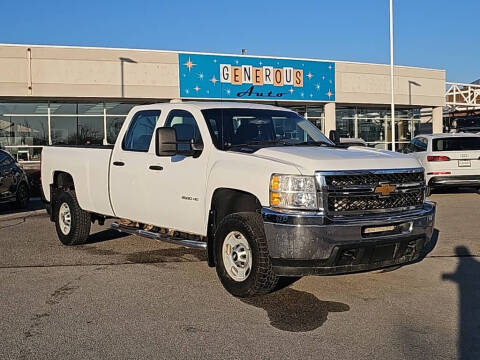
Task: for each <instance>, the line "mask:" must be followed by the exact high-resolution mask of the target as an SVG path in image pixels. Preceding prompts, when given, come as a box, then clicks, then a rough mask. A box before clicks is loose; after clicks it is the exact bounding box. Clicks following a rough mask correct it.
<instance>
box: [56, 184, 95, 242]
mask: <svg viewBox="0 0 480 360" xmlns="http://www.w3.org/2000/svg"><path fill="white" fill-rule="evenodd" d="M64 204H66V206H68V209H69V211H70V227H69V228H68V229H69V230H68V231H66V230H65V229H66V228H64V230H62V229H61V226H62V225H61V220H60V209H61V207H62V206H63V205H64ZM53 214H54V219H55V228H56V230H57V234H58V238H59V239H60V241H61V243H62V244H63V245H69V246H70V245H81V244H85V243H86V242H87V240H88V235H89V234H90V225H91V216H90V213H88V212H87V211H84V210H82V209H81V208H80V206H79V205H78V201H77V197H76V196H75V191H74V190H66V191H62V192H60V193H59V194H58V195H57V196H56V198H55V207H54V212H53Z"/></svg>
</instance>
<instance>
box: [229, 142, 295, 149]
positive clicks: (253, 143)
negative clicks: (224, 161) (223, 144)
mask: <svg viewBox="0 0 480 360" xmlns="http://www.w3.org/2000/svg"><path fill="white" fill-rule="evenodd" d="M275 144H282V145H288V144H289V143H288V144H284V143H283V142H282V141H281V140H258V141H249V142H246V143H242V144H231V145H229V146H228V147H227V148H228V149H231V148H234V147H242V146H258V145H275Z"/></svg>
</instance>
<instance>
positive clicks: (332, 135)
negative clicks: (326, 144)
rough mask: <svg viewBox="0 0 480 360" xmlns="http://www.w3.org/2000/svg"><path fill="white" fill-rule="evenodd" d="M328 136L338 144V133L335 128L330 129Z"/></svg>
mask: <svg viewBox="0 0 480 360" xmlns="http://www.w3.org/2000/svg"><path fill="white" fill-rule="evenodd" d="M328 138H329V139H330V140H331V141H332V142H333V143H334V144H335V145H338V144H340V135H339V134H338V132H337V130H330V134H329V136H328Z"/></svg>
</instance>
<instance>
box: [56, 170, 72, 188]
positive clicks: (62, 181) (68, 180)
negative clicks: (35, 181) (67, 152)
mask: <svg viewBox="0 0 480 360" xmlns="http://www.w3.org/2000/svg"><path fill="white" fill-rule="evenodd" d="M53 186H54V188H57V189H72V190H73V189H75V184H74V183H73V178H72V175H70V174H69V173H66V172H63V171H56V172H55V173H54V174H53Z"/></svg>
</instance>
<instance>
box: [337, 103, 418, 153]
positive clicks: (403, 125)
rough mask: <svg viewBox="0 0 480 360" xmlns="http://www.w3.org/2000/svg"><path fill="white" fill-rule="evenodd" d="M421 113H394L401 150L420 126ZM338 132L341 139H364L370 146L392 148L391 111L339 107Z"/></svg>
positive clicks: (403, 110)
mask: <svg viewBox="0 0 480 360" xmlns="http://www.w3.org/2000/svg"><path fill="white" fill-rule="evenodd" d="M419 114H420V111H419V110H418V109H398V110H396V111H395V125H396V126H395V142H396V148H397V149H398V150H401V149H402V148H403V147H404V146H406V144H408V142H409V141H410V140H411V139H412V137H413V136H414V135H413V134H414V130H415V127H416V126H418V123H419V122H420V116H419ZM336 116H337V131H338V132H339V134H340V137H350V138H361V139H363V140H365V142H366V143H367V145H368V146H371V147H375V148H380V149H388V148H390V147H391V141H392V138H391V128H390V109H387V108H383V109H378V108H356V107H353V108H342V107H337V113H336Z"/></svg>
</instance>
